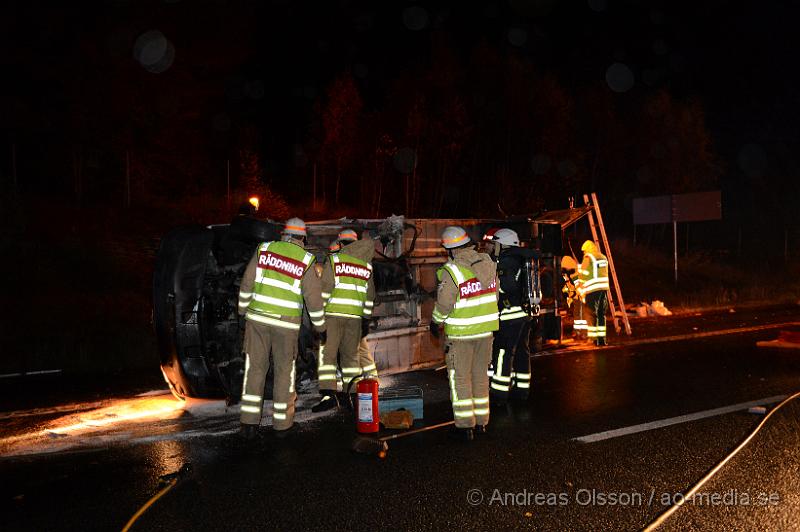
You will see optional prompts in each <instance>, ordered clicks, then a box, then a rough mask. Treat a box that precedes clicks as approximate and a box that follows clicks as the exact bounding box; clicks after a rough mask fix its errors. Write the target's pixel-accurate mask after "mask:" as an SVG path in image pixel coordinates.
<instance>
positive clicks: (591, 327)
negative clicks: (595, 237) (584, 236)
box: [578, 240, 608, 345]
mask: <svg viewBox="0 0 800 532" xmlns="http://www.w3.org/2000/svg"><path fill="white" fill-rule="evenodd" d="M581 251H583V261H582V262H581V265H580V266H579V267H578V276H579V279H580V285H579V286H578V293H579V294H580V295H581V298H582V299H583V300H584V301H585V303H586V305H585V308H584V310H588V313H587V314H588V316H587V318H588V325H587V336H588V338H589V340H590V341H592V340H594V342H595V344H596V345H608V343H607V342H606V310H607V309H608V295H607V292H608V259H606V256H605V255H603V254H602V253H601V252H600V249H599V248H598V247H597V245H596V244H595V243H594V242H592V241H591V240H587V241H586V242H584V243H583V246H581Z"/></svg>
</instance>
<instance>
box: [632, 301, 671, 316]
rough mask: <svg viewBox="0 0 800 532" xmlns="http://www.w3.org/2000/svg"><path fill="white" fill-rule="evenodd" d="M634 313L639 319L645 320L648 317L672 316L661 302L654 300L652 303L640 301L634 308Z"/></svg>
mask: <svg viewBox="0 0 800 532" xmlns="http://www.w3.org/2000/svg"><path fill="white" fill-rule="evenodd" d="M633 310H634V313H635V314H636V316H638V317H640V318H647V317H649V316H672V311H671V310H669V309H668V308H667V307H666V305H664V302H663V301H659V300H658V299H654V300H653V302H652V303H647V302H646V301H642V302H641V303H639V305H638V306H637V307H634V309H633Z"/></svg>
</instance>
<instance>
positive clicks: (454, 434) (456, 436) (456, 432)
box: [448, 427, 474, 442]
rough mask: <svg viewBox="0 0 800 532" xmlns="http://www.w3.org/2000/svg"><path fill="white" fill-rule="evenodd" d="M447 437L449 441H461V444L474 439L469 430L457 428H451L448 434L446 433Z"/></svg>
mask: <svg viewBox="0 0 800 532" xmlns="http://www.w3.org/2000/svg"><path fill="white" fill-rule="evenodd" d="M448 437H449V438H450V439H451V440H456V441H463V442H468V441H472V440H473V438H474V436H473V435H472V429H471V428H464V429H462V428H459V427H451V428H450V432H449V433H448Z"/></svg>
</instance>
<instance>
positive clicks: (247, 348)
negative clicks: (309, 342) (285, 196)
mask: <svg viewBox="0 0 800 532" xmlns="http://www.w3.org/2000/svg"><path fill="white" fill-rule="evenodd" d="M305 237H306V224H305V222H303V220H301V219H300V218H290V219H289V220H287V221H286V225H285V227H284V229H283V232H282V234H281V240H279V241H274V242H263V243H262V244H260V245H259V246H258V249H257V250H256V253H255V254H254V255H253V258H252V259H251V260H250V262H249V264H248V265H247V269H246V270H245V272H244V276H243V277H242V283H241V287H240V289H239V314H240V315H242V314H243V315H244V316H245V320H246V326H245V334H244V352H245V370H244V390H243V393H242V407H241V422H242V426H241V433H242V435H243V436H244V437H245V438H246V439H252V438H253V437H255V435H256V430H257V427H258V426H259V424H260V423H261V409H262V406H263V403H264V399H263V395H262V394H263V393H264V381H265V379H266V376H267V372H268V371H269V355H270V351H271V352H272V358H273V361H274V364H275V368H274V375H275V380H274V383H273V390H272V396H273V400H274V402H273V410H274V413H273V416H272V418H273V420H272V426H273V428H274V430H275V431H277V432H276V434H279V435H281V436H282V435H285V434H286V432H285V431H287V430H289V429H290V428H291V427H292V424H293V421H294V402H295V398H296V397H297V394H296V393H295V359H296V358H297V340H298V336H299V334H300V322H301V321H302V315H303V300H305V305H306V307H307V309H308V314H309V316H310V318H311V323H312V324H313V326H314V328H315V329H316V330H317V331H318V332H319V333H321V334H323V335H324V331H325V315H324V312H323V306H322V296H321V288H320V280H319V278H318V277H317V275H316V274H315V273H314V268H313V264H314V255H312V254H311V253H308V252H307V251H306V250H305V249H304V241H305Z"/></svg>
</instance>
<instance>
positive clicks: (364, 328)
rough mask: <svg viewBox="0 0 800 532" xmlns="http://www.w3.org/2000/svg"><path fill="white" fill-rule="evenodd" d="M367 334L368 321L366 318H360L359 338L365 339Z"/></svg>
mask: <svg viewBox="0 0 800 532" xmlns="http://www.w3.org/2000/svg"><path fill="white" fill-rule="evenodd" d="M368 334H369V320H368V319H367V318H361V337H362V338H363V337H365V336H366V335H368Z"/></svg>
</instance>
